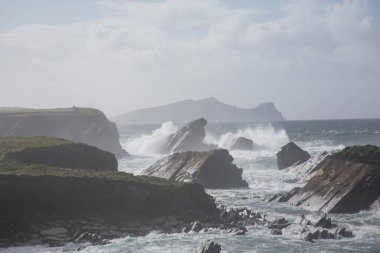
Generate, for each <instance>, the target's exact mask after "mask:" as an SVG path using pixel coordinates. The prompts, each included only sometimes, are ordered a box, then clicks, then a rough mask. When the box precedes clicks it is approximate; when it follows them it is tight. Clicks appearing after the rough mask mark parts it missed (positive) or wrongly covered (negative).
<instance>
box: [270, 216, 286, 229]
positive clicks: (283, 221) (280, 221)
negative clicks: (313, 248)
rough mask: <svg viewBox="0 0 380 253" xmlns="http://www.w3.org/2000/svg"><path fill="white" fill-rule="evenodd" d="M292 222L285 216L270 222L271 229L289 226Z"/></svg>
mask: <svg viewBox="0 0 380 253" xmlns="http://www.w3.org/2000/svg"><path fill="white" fill-rule="evenodd" d="M290 224H291V223H290V222H289V221H287V220H286V219H285V218H280V219H277V220H275V221H273V222H271V223H269V224H268V228H269V229H280V230H281V229H283V228H287V227H289V225H290Z"/></svg>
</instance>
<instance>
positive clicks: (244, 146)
mask: <svg viewBox="0 0 380 253" xmlns="http://www.w3.org/2000/svg"><path fill="white" fill-rule="evenodd" d="M230 149H231V150H252V149H253V140H251V139H248V138H245V137H239V138H238V139H237V140H236V141H235V143H234V144H233V145H232V146H231V148H230Z"/></svg>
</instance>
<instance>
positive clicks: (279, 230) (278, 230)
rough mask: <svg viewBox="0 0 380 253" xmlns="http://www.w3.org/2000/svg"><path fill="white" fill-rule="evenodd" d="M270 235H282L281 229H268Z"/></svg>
mask: <svg viewBox="0 0 380 253" xmlns="http://www.w3.org/2000/svg"><path fill="white" fill-rule="evenodd" d="M270 234H271V235H282V230H281V229H272V230H271V231H270Z"/></svg>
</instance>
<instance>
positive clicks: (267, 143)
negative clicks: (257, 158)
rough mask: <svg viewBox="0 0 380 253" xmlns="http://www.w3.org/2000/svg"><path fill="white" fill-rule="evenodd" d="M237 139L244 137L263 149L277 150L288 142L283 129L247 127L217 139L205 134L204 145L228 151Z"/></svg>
mask: <svg viewBox="0 0 380 253" xmlns="http://www.w3.org/2000/svg"><path fill="white" fill-rule="evenodd" d="M239 137H245V138H248V139H251V140H253V142H254V143H255V144H256V145H257V146H259V147H260V148H264V149H271V150H273V149H278V148H280V147H282V146H283V145H285V144H287V143H288V142H289V136H288V134H287V133H286V131H285V130H284V129H275V128H274V127H273V126H272V125H270V124H268V125H262V126H257V127H247V128H245V129H239V130H238V131H237V132H235V133H232V132H228V133H226V134H222V135H221V136H219V137H216V136H214V135H213V134H212V133H211V132H207V134H206V138H205V140H204V141H205V143H207V144H215V145H218V146H219V147H221V148H226V149H229V148H230V147H231V146H232V145H233V144H234V142H235V141H236V140H237V139H238V138H239Z"/></svg>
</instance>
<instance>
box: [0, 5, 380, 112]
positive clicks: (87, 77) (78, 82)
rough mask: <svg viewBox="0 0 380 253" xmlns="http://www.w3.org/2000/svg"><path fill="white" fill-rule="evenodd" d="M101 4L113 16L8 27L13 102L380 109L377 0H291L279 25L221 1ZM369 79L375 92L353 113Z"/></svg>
mask: <svg viewBox="0 0 380 253" xmlns="http://www.w3.org/2000/svg"><path fill="white" fill-rule="evenodd" d="M99 8H102V10H103V12H106V13H107V15H106V18H99V19H97V20H89V21H87V22H81V23H74V24H64V25H48V24H45V25H35V24H28V25H23V26H20V27H16V28H14V29H12V30H8V31H3V32H1V33H0V53H1V55H2V57H1V58H0V67H1V69H2V74H1V76H0V88H1V90H6V91H7V92H6V93H1V95H0V99H1V100H2V102H3V104H4V105H12V106H14V105H25V106H35V107H49V106H70V105H72V104H77V105H82V106H85V105H87V106H94V107H99V108H101V109H104V110H105V111H106V112H108V113H109V114H117V113H121V112H124V111H127V110H130V109H135V108H139V107H143V106H151V105H156V104H161V103H165V102H172V101H177V100H180V99H185V98H200V97H205V96H216V97H218V98H220V99H221V100H224V101H226V102H229V103H233V104H239V105H242V106H254V105H255V104H257V103H259V102H265V101H268V100H273V101H274V102H276V104H278V105H279V107H280V109H282V111H284V112H285V114H286V115H287V116H288V117H290V118H310V117H345V116H347V117H355V116H360V115H363V112H364V113H367V114H368V113H369V114H371V115H372V113H374V112H373V111H370V109H371V108H369V107H371V106H372V104H371V103H373V101H374V99H375V97H374V95H373V94H374V92H379V91H380V88H378V87H377V86H376V85H374V83H375V82H378V80H379V73H380V57H379V56H380V53H379V46H378V41H379V38H380V36H379V33H378V32H377V30H376V27H377V26H378V24H377V23H376V22H377V21H376V20H377V19H376V17H375V15H376V13H374V12H373V11H371V10H370V9H369V7H368V2H367V1H359V0H358V1H353V0H346V1H336V2H332V3H327V4H326V3H325V2H320V1H312V0H310V1H290V2H287V4H284V5H279V6H278V10H277V11H278V12H279V13H280V15H278V16H276V17H273V18H271V19H269V20H268V19H266V20H260V17H261V15H264V14H265V13H264V12H263V11H262V10H259V9H256V8H254V7H245V8H231V7H228V6H227V5H225V4H223V3H222V2H220V1H217V0H209V1H199V0H195V1H190V0H181V1H178V0H167V1H159V2H150V1H147V2H141V1H139V2H137V1H110V0H108V1H102V2H100V3H99ZM359 84H360V85H362V86H363V87H366V91H364V92H363V99H359V100H357V101H358V102H357V104H355V103H353V104H352V105H351V106H352V108H350V106H348V108H343V106H344V105H346V104H347V102H348V101H350V100H352V99H354V98H355V96H356V95H357V91H358V86H359ZM342 87H345V88H346V90H345V91H346V93H345V94H344V96H342V94H338V92H339V91H341V89H342ZM311 89H312V90H313V91H312V92H310V90H311ZM327 90H328V91H329V92H327ZM339 96H341V97H342V98H339ZM376 99H377V98H376ZM321 100H323V101H324V104H321V102H320V101H321ZM362 100H365V101H364V103H363V101H362ZM377 100H378V99H377ZM15 101H16V102H17V104H16V103H15ZM305 101H307V103H305ZM300 103H304V106H302V107H300V106H299V104H300ZM377 103H379V102H377ZM359 104H360V106H361V108H357V106H358V105H359ZM332 105H335V106H336V105H338V106H337V107H336V108H331V106H332ZM339 105H340V106H341V108H340V107H339ZM377 105H380V104H377ZM342 109H344V110H346V111H344V112H343V113H342V111H341V110H342ZM310 113H311V116H310ZM350 113H351V114H350ZM351 115H352V116H351ZM375 116H380V115H375Z"/></svg>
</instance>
